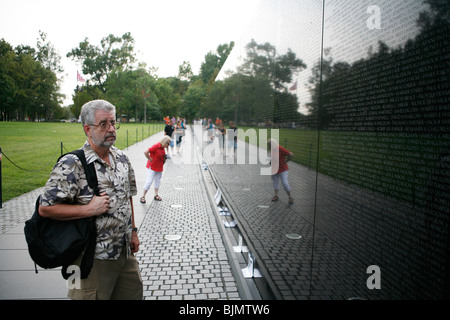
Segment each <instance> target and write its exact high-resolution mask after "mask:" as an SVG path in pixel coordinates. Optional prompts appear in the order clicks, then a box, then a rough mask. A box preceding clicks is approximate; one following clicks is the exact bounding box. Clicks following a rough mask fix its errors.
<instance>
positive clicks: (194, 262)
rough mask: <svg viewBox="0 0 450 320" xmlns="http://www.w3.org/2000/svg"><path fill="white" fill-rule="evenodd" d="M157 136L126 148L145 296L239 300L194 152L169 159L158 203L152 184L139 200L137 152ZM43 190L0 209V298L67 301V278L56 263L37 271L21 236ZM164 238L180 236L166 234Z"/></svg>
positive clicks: (142, 175)
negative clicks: (144, 200)
mask: <svg viewBox="0 0 450 320" xmlns="http://www.w3.org/2000/svg"><path fill="white" fill-rule="evenodd" d="M161 138H162V133H158V134H156V135H154V136H152V137H150V138H148V139H146V140H144V141H141V142H139V143H137V144H135V145H133V146H130V147H129V148H128V149H127V150H124V151H125V152H126V153H127V155H128V156H129V158H130V160H131V162H132V164H133V167H134V169H135V172H136V177H137V185H138V195H136V196H135V197H133V202H134V208H135V219H136V225H137V226H139V237H140V241H141V247H140V251H139V253H138V254H137V257H138V260H139V261H140V266H141V275H142V279H143V282H144V298H145V299H166V300H167V299H240V298H241V295H242V292H243V293H244V294H245V292H246V288H242V280H239V279H237V280H236V278H235V276H234V273H233V272H232V266H231V264H230V262H229V261H231V262H232V261H233V258H231V259H229V257H228V256H227V255H228V253H227V250H226V248H225V245H224V243H225V241H224V240H222V237H221V233H220V230H219V229H220V228H221V226H220V225H219V226H218V225H217V223H216V220H217V218H216V216H215V215H216V214H217V211H216V209H215V205H214V204H211V201H210V200H211V197H209V196H208V194H210V193H211V192H210V191H209V190H207V189H206V188H207V185H206V184H205V182H204V179H203V176H202V172H201V167H200V165H199V164H198V162H197V164H194V163H192V162H191V160H190V159H189V160H187V159H186V157H188V156H189V157H190V158H194V157H195V154H188V153H185V155H183V156H179V155H178V156H177V155H175V156H174V157H173V158H172V160H168V161H167V163H166V165H165V168H164V174H163V178H162V183H161V187H160V195H161V197H162V198H163V201H160V202H159V201H154V200H153V199H152V197H151V195H152V194H153V188H151V189H150V192H149V193H148V194H147V203H146V204H141V203H140V202H139V198H140V196H141V193H142V187H143V185H144V182H145V179H146V175H147V174H146V168H145V164H146V159H145V157H144V155H143V152H144V150H145V149H146V148H148V147H150V146H151V145H153V144H154V143H156V142H158V141H159V140H160V139H161ZM192 141H193V140H192V139H191V136H190V135H187V136H186V137H185V139H184V142H183V147H184V148H185V149H187V150H190V149H193V148H191V143H192ZM185 162H186V164H185ZM41 189H42V188H40V189H37V190H34V191H32V192H29V193H27V194H24V195H22V196H19V197H17V198H14V199H12V200H9V201H7V202H5V203H4V204H3V208H2V209H0V227H1V229H0V299H66V295H67V288H66V283H65V281H64V280H63V279H62V277H61V275H60V271H59V269H52V270H43V269H41V268H38V270H39V273H38V274H36V273H35V271H34V263H33V262H32V260H31V259H30V257H29V255H28V251H27V246H26V242H25V237H24V235H23V226H24V222H25V220H27V219H28V218H29V217H30V216H31V214H32V212H33V210H34V203H35V200H36V198H37V196H38V195H39V194H40V192H41ZM167 236H169V237H167ZM170 236H178V237H179V238H180V239H178V240H168V239H170ZM234 268H235V269H237V268H236V267H234ZM238 277H239V275H238ZM240 283H241V284H240Z"/></svg>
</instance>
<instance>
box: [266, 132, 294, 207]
mask: <svg viewBox="0 0 450 320" xmlns="http://www.w3.org/2000/svg"><path fill="white" fill-rule="evenodd" d="M267 147H268V149H269V150H270V151H271V159H272V165H274V166H273V168H276V169H278V170H277V171H276V172H272V183H273V189H274V191H275V195H274V197H273V198H272V201H277V200H278V190H279V189H280V180H281V183H282V184H283V188H284V190H285V191H286V193H287V195H288V197H289V203H290V204H292V203H294V199H293V198H292V197H291V187H290V186H289V178H288V176H289V168H288V165H287V163H288V161H289V160H291V158H292V156H293V155H294V154H293V153H292V152H290V151H289V150H287V149H285V148H283V147H282V146H280V145H279V144H278V142H277V141H276V140H275V139H270V140H269V142H268V143H267ZM277 151H278V152H277Z"/></svg>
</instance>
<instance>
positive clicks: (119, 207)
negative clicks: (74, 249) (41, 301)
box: [39, 100, 143, 300]
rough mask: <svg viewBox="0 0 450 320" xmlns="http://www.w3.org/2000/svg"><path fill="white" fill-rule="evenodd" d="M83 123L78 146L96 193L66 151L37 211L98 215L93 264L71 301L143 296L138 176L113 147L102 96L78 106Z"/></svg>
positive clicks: (110, 111) (109, 109)
mask: <svg viewBox="0 0 450 320" xmlns="http://www.w3.org/2000/svg"><path fill="white" fill-rule="evenodd" d="M81 122H82V125H83V129H84V132H85V134H86V137H87V141H86V143H85V144H84V146H83V147H82V149H83V150H84V153H85V157H86V162H87V164H90V163H92V162H94V166H95V169H96V173H97V180H98V186H99V190H100V195H99V196H96V195H94V191H93V190H92V189H91V188H89V187H88V183H87V180H86V176H85V173H84V169H83V166H82V164H81V161H80V160H79V159H78V157H77V156H75V155H72V154H68V155H66V156H64V157H62V158H61V159H60V161H59V162H58V163H57V164H56V165H55V167H54V168H53V171H52V173H51V174H50V179H49V180H48V181H47V183H46V185H45V187H44V191H43V194H42V195H41V202H40V204H41V205H40V207H39V214H40V215H41V216H43V217H48V218H53V219H60V220H69V219H78V218H84V217H90V216H97V218H96V225H97V243H96V248H95V254H94V264H93V266H92V269H91V271H90V273H89V276H88V277H87V278H86V279H81V281H80V285H79V288H70V289H69V297H70V298H71V299H121V300H125V299H142V296H143V286H142V280H141V276H140V271H139V266H138V263H137V260H136V258H135V257H134V253H135V252H137V251H138V249H139V239H138V236H137V229H136V226H135V224H134V214H133V202H132V196H134V195H136V193H137V188H136V179H135V174H134V170H133V168H132V166H131V163H130V160H129V159H128V157H127V156H126V155H125V154H124V153H123V152H122V151H120V150H119V149H117V148H116V147H114V146H113V145H114V143H115V141H116V130H117V129H119V123H118V122H116V109H115V107H114V106H113V105H112V104H111V103H109V102H107V101H104V100H94V101H90V102H88V103H86V104H85V105H84V106H83V107H82V109H81ZM81 259H82V256H80V257H79V258H78V259H77V260H76V261H74V265H79V264H80V262H81Z"/></svg>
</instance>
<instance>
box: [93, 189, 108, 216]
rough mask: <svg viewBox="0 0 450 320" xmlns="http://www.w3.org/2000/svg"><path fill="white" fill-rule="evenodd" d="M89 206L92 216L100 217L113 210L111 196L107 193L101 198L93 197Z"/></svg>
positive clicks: (101, 195) (102, 194)
mask: <svg viewBox="0 0 450 320" xmlns="http://www.w3.org/2000/svg"><path fill="white" fill-rule="evenodd" d="M88 206H89V211H90V213H91V214H90V215H92V216H99V215H101V214H104V213H106V212H108V211H109V209H111V207H110V201H109V196H108V195H107V194H106V193H101V194H100V196H93V197H92V199H91V202H90V203H89V204H88Z"/></svg>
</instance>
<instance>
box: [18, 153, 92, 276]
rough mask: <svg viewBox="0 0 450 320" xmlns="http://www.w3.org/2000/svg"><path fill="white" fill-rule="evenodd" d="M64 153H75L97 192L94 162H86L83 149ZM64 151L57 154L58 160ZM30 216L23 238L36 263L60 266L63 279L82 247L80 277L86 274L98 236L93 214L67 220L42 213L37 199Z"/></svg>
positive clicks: (48, 266)
mask: <svg viewBox="0 0 450 320" xmlns="http://www.w3.org/2000/svg"><path fill="white" fill-rule="evenodd" d="M66 154H74V155H76V156H77V157H78V158H79V159H80V161H81V163H82V164H83V168H84V170H85V172H86V179H87V181H88V184H89V187H90V188H91V189H93V190H94V192H95V195H97V196H98V195H99V189H98V181H97V174H96V172H95V167H94V163H91V164H90V165H87V163H86V158H85V156H84V151H83V150H82V149H78V150H75V151H72V152H69V153H66ZM63 156H65V155H62V156H61V157H59V158H58V161H59V160H60V159H61V158H62V157H63ZM39 198H40V196H39V197H38V199H37V200H36V206H35V210H34V213H33V216H32V217H31V219H29V220H27V221H26V222H25V228H24V231H25V238H26V241H27V244H28V252H29V253H30V256H31V258H32V259H33V261H34V263H35V270H36V273H37V267H36V264H37V265H39V266H40V267H42V268H45V269H49V268H56V267H62V270H61V273H62V275H63V278H64V279H68V278H69V276H70V274H68V273H67V267H68V266H70V265H71V264H73V262H74V261H75V260H76V259H77V258H78V257H79V256H80V255H81V253H82V252H83V250H85V252H84V255H83V259H82V261H81V265H80V272H81V279H85V278H87V276H88V275H89V272H90V271H91V268H92V264H93V262H94V253H95V245H96V238H97V227H96V224H95V220H96V217H89V218H82V219H74V220H68V221H62V220H55V219H50V218H44V217H41V216H40V215H39V213H38V209H39V200H40V199H39Z"/></svg>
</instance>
